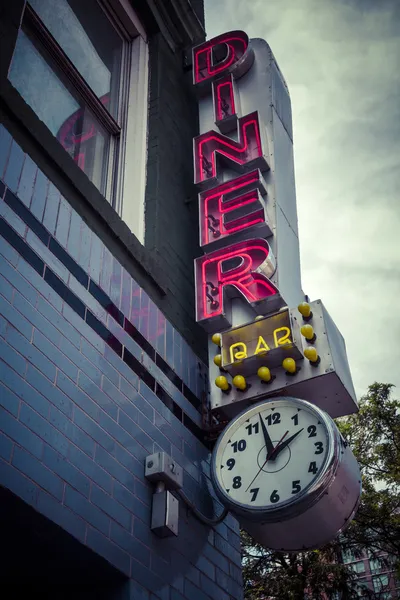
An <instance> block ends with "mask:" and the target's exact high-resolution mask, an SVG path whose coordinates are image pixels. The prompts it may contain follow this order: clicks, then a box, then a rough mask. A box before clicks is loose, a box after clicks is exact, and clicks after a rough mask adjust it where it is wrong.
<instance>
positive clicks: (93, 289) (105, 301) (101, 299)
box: [89, 279, 124, 327]
mask: <svg viewBox="0 0 400 600" xmlns="http://www.w3.org/2000/svg"><path fill="white" fill-rule="evenodd" d="M89 293H90V294H91V295H92V296H93V298H95V299H96V300H97V302H98V303H99V304H100V305H101V306H102V307H103V308H104V309H105V310H106V311H107V313H108V314H110V315H111V316H112V317H113V318H114V319H115V320H116V321H117V323H119V324H120V325H121V327H123V325H124V315H123V314H122V312H121V311H120V310H119V308H117V307H116V305H115V304H114V303H113V302H112V300H111V298H110V297H109V296H108V295H107V294H106V293H105V292H104V291H103V290H102V289H101V288H100V287H99V286H98V285H97V284H96V283H95V282H94V281H93V280H92V279H91V280H90V282H89Z"/></svg>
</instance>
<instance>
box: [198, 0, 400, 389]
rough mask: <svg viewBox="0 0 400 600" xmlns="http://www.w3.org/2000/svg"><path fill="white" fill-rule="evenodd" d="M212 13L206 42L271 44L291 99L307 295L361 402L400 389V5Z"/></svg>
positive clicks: (210, 0)
mask: <svg viewBox="0 0 400 600" xmlns="http://www.w3.org/2000/svg"><path fill="white" fill-rule="evenodd" d="M205 9H206V29H207V33H208V37H214V36H215V35H218V34H219V33H222V32H224V31H229V30H230V29H244V30H245V31H246V32H247V33H248V35H249V36H250V37H261V38H264V39H265V40H266V41H267V42H268V43H269V44H270V46H271V48H272V51H273V52H274V54H275V56H276V59H277V61H278V64H279V67H280V69H281V70H282V72H283V74H284V77H285V79H286V81H287V83H288V86H289V91H290V95H291V100H292V111H293V126H294V151H295V171H296V189H297V207H298V216H299V234H300V247H301V261H302V279H303V288H304V290H305V292H306V293H307V294H308V295H309V296H310V297H311V298H313V299H316V298H321V299H322V301H323V302H324V304H325V306H326V307H327V309H328V310H329V312H330V313H331V315H332V317H333V318H334V320H335V322H336V324H337V325H338V327H339V329H340V330H341V332H342V334H343V335H344V337H345V340H346V344H347V350H348V356H349V361H350V366H351V369H352V373H353V378H354V383H355V386H356V390H357V393H358V395H361V394H362V393H365V391H366V388H367V386H368V385H369V384H371V383H373V382H374V381H375V380H377V381H382V382H391V383H394V384H396V385H397V386H400V369H399V368H398V364H399V362H400V318H399V315H398V307H400V68H399V67H400V3H399V2H398V1H397V0H380V1H379V2H376V1H375V0H358V1H357V0H268V1H267V0H251V1H250V0H248V1H243V0H205ZM397 393H398V394H399V393H400V392H399V391H398V392H397Z"/></svg>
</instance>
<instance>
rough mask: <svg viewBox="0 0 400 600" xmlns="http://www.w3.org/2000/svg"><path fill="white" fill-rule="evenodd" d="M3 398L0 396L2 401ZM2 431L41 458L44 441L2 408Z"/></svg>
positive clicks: (0, 411) (0, 424) (0, 420)
mask: <svg viewBox="0 0 400 600" xmlns="http://www.w3.org/2000/svg"><path fill="white" fill-rule="evenodd" d="M2 398H3V397H2V396H0V400H1V399H2ZM0 431H2V432H3V433H5V434H6V435H7V436H8V437H9V438H10V439H11V440H13V441H14V442H16V443H17V444H19V445H20V446H21V447H22V448H25V449H26V450H28V452H30V453H31V454H32V455H33V456H36V457H37V458H41V456H42V451H43V442H42V440H41V439H40V438H39V437H38V436H37V435H35V433H33V432H32V431H30V429H29V428H28V427H25V425H23V424H22V423H20V422H19V421H17V419H16V418H14V417H13V416H12V415H10V413H9V412H7V411H6V410H4V409H3V408H1V407H0Z"/></svg>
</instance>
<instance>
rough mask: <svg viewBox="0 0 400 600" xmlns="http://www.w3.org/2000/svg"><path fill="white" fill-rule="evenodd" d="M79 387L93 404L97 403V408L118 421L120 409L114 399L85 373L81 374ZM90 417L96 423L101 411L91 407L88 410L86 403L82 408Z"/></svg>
mask: <svg viewBox="0 0 400 600" xmlns="http://www.w3.org/2000/svg"><path fill="white" fill-rule="evenodd" d="M78 385H79V387H80V389H81V390H83V391H84V392H86V394H87V395H88V397H89V398H90V400H91V403H93V402H94V403H95V404H96V406H97V407H99V408H101V409H102V410H103V411H105V412H106V413H107V414H108V415H110V417H112V418H113V419H114V420H116V418H117V415H118V407H117V406H116V403H115V401H114V399H112V398H110V397H109V396H107V394H105V393H104V392H103V391H102V390H101V389H100V388H99V387H98V386H97V385H96V384H95V383H94V382H93V381H92V380H91V379H90V378H89V377H87V376H86V375H85V374H84V373H82V372H80V373H79V379H78ZM81 408H82V409H83V410H84V411H85V412H86V413H87V414H88V415H90V416H91V417H92V418H93V419H96V421H98V420H99V413H100V411H99V410H96V411H95V410H94V408H93V407H92V406H89V409H90V410H87V408H86V403H85V404H84V405H82V407H81ZM85 422H86V421H85Z"/></svg>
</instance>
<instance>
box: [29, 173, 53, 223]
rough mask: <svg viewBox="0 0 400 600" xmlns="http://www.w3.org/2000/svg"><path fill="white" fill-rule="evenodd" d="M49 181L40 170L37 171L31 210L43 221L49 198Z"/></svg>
mask: <svg viewBox="0 0 400 600" xmlns="http://www.w3.org/2000/svg"><path fill="white" fill-rule="evenodd" d="M48 187H49V180H48V179H47V177H46V176H45V175H44V174H43V173H42V171H41V170H40V169H38V170H37V174H36V180H35V186H34V188H33V196H32V202H31V206H30V209H31V211H32V214H33V215H34V216H35V217H36V218H37V219H39V221H41V220H42V219H43V214H44V207H45V204H46V198H47V189H48Z"/></svg>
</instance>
